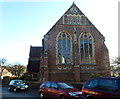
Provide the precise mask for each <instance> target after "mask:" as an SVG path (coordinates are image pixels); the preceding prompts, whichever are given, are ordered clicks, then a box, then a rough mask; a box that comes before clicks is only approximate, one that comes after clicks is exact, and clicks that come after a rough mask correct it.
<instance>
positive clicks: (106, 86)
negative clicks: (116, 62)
mask: <svg viewBox="0 0 120 99" xmlns="http://www.w3.org/2000/svg"><path fill="white" fill-rule="evenodd" d="M98 89H100V90H103V91H112V92H117V91H118V90H119V89H118V80H116V79H101V80H100V82H99V84H98Z"/></svg>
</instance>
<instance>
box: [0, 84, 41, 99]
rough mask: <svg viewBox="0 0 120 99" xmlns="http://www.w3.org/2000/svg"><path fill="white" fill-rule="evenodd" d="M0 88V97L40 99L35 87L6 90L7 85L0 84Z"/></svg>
mask: <svg viewBox="0 0 120 99" xmlns="http://www.w3.org/2000/svg"><path fill="white" fill-rule="evenodd" d="M1 88H2V93H1V92H0V95H1V96H2V99H40V98H39V94H38V90H37V89H33V88H29V89H28V91H19V92H13V91H8V90H7V86H2V87H1V86H0V89H1Z"/></svg>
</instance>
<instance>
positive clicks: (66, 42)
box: [57, 32, 71, 64]
mask: <svg viewBox="0 0 120 99" xmlns="http://www.w3.org/2000/svg"><path fill="white" fill-rule="evenodd" d="M57 63H58V64H70V63H71V36H70V35H69V34H68V33H65V32H61V33H60V34H59V35H58V37H57Z"/></svg>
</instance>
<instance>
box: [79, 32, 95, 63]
mask: <svg viewBox="0 0 120 99" xmlns="http://www.w3.org/2000/svg"><path fill="white" fill-rule="evenodd" d="M79 41H80V43H79V44H80V47H79V48H80V63H81V64H94V63H95V58H94V44H93V43H94V40H93V37H92V35H91V34H90V33H87V32H84V33H82V34H81V35H80V40H79Z"/></svg>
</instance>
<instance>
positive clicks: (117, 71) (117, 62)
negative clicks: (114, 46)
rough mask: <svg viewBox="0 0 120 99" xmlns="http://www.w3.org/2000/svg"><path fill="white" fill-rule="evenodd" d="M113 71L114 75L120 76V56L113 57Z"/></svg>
mask: <svg viewBox="0 0 120 99" xmlns="http://www.w3.org/2000/svg"><path fill="white" fill-rule="evenodd" d="M111 60H112V66H111V71H112V73H113V76H120V57H115V58H112V59H111Z"/></svg>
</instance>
